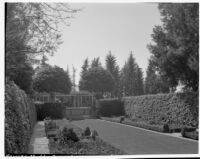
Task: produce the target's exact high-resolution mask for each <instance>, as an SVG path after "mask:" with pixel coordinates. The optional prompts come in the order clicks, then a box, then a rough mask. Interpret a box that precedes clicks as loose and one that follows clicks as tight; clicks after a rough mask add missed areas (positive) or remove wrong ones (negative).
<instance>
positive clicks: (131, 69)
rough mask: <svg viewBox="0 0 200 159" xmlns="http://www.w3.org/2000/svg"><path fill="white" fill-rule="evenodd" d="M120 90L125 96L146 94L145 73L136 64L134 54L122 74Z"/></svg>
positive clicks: (126, 63)
mask: <svg viewBox="0 0 200 159" xmlns="http://www.w3.org/2000/svg"><path fill="white" fill-rule="evenodd" d="M119 86H120V90H121V92H120V93H121V95H123V96H135V95H142V94H144V83H143V73H142V70H141V68H139V66H138V64H137V63H136V61H135V59H134V57H133V54H132V52H131V53H130V56H129V58H128V60H127V61H126V62H125V64H124V67H123V68H122V70H121V72H120V84H119Z"/></svg>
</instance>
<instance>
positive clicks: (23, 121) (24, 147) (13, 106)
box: [5, 80, 36, 155]
mask: <svg viewBox="0 0 200 159" xmlns="http://www.w3.org/2000/svg"><path fill="white" fill-rule="evenodd" d="M35 122H36V110H35V106H34V103H33V101H32V99H31V98H30V97H29V96H27V94H26V93H25V92H24V91H22V90H21V89H19V87H18V86H17V85H15V83H14V82H11V81H9V80H6V85H5V154H6V155H8V154H25V153H27V151H28V145H29V143H30V137H31V134H32V131H33V128H34V125H35Z"/></svg>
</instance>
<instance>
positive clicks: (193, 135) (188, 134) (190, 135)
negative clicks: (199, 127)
mask: <svg viewBox="0 0 200 159" xmlns="http://www.w3.org/2000/svg"><path fill="white" fill-rule="evenodd" d="M183 137H187V138H190V139H194V140H198V139H199V134H198V132H197V131H192V132H185V134H184V136H183Z"/></svg>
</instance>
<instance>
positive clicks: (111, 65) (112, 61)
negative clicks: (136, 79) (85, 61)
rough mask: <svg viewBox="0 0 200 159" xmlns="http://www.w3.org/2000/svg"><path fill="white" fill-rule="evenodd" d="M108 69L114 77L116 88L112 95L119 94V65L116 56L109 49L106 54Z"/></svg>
mask: <svg viewBox="0 0 200 159" xmlns="http://www.w3.org/2000/svg"><path fill="white" fill-rule="evenodd" d="M105 61H106V70H107V71H109V72H110V73H111V75H112V76H113V78H114V89H113V90H112V92H111V96H112V97H117V96H119V66H118V65H117V63H116V57H115V56H114V55H112V54H111V51H109V53H108V55H107V56H106V60H105Z"/></svg>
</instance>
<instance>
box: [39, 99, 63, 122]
mask: <svg viewBox="0 0 200 159" xmlns="http://www.w3.org/2000/svg"><path fill="white" fill-rule="evenodd" d="M36 110H37V120H44V119H45V118H46V117H51V118H52V119H62V118H64V117H65V110H66V107H65V106H64V104H63V103H44V104H36Z"/></svg>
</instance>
